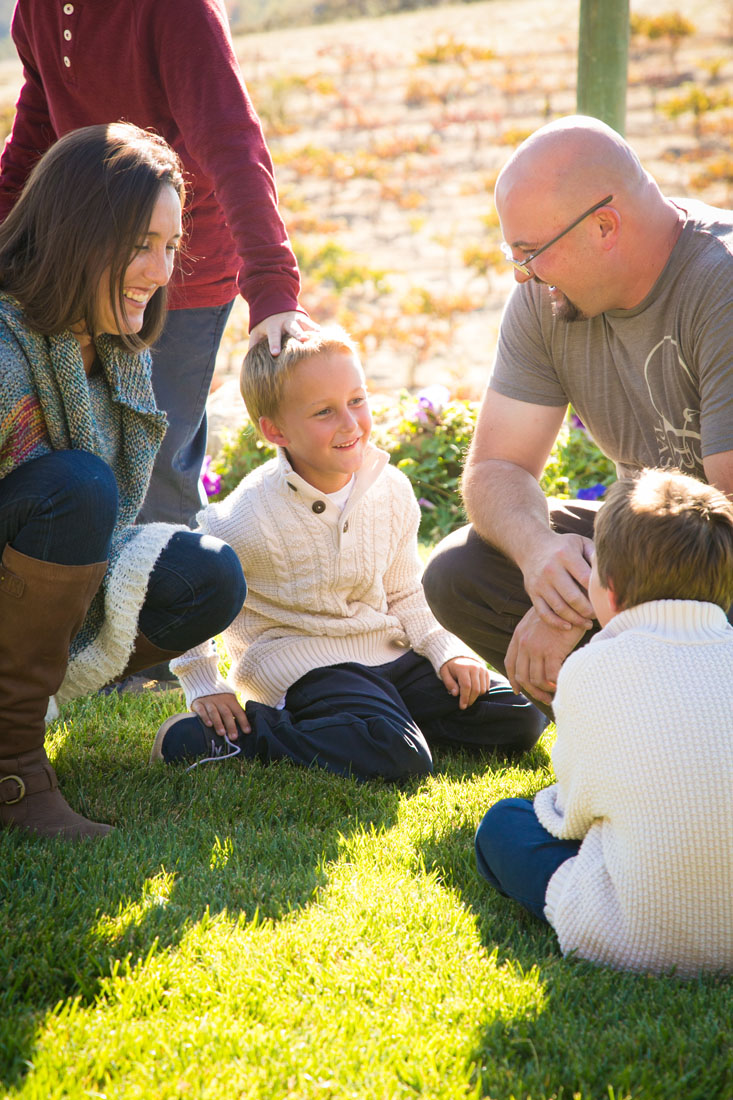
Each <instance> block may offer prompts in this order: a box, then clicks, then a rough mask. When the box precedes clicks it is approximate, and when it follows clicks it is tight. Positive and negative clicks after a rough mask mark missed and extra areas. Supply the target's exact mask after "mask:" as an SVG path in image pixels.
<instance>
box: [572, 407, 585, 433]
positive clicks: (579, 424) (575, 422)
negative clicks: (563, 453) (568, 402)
mask: <svg viewBox="0 0 733 1100" xmlns="http://www.w3.org/2000/svg"><path fill="white" fill-rule="evenodd" d="M570 427H571V428H580V430H581V431H583V432H584V431H585V424H584V423H583V421H582V420H581V419H580V417H579V416H578V414H577V413H576V412H574V413H573V415H572V416H571V417H570Z"/></svg>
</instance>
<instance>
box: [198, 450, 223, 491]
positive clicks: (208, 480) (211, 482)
mask: <svg viewBox="0 0 733 1100" xmlns="http://www.w3.org/2000/svg"><path fill="white" fill-rule="evenodd" d="M201 484H202V485H203V487H204V492H205V493H206V495H207V497H215V496H216V494H217V493H218V492H219V490H220V489H221V474H216V473H213V472H212V470H211V455H207V456H206V458H205V459H204V464H203V466H202V467H201Z"/></svg>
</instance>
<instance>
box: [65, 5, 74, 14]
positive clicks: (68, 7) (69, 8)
mask: <svg viewBox="0 0 733 1100" xmlns="http://www.w3.org/2000/svg"><path fill="white" fill-rule="evenodd" d="M73 14H74V5H73V4H64V15H73Z"/></svg>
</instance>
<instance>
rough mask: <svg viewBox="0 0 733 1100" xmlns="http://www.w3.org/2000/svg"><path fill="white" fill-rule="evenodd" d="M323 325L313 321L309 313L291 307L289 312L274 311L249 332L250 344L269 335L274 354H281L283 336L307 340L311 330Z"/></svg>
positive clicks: (268, 338)
mask: <svg viewBox="0 0 733 1100" xmlns="http://www.w3.org/2000/svg"><path fill="white" fill-rule="evenodd" d="M320 327H321V326H320V325H319V324H317V323H316V322H315V321H311V319H310V317H308V315H307V314H305V313H301V312H300V310H297V309H291V310H288V312H287V313H273V315H272V317H265V319H264V321H260V323H259V325H255V327H254V328H253V329H252V331H251V332H250V334H249V346H250V347H251V348H253V347H254V346H255V344H259V342H260V340H261V339H262V338H263V336H266V337H267V340H268V343H269V345H270V351H271V352H272V354H273V355H279V354H280V348H281V346H282V339H283V336H294V337H295V338H296V340H305V339H307V337H308V333H309V332H317V331H318V329H319V328H320Z"/></svg>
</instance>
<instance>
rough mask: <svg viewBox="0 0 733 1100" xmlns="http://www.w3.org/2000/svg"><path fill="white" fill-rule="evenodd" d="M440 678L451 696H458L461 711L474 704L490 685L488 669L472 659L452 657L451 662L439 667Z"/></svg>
mask: <svg viewBox="0 0 733 1100" xmlns="http://www.w3.org/2000/svg"><path fill="white" fill-rule="evenodd" d="M440 678H441V680H442V681H443V683H444V684H445V686H446V687H447V688H448V691H449V692H450V693H451V695H458V696H459V699H458V706H459V707H460V709H461V710H465V709H466V707H470V706H471V703H475V702H476V700H477V699H478V697H479V695H483V694H484V692H486V691H488V690H489V687H490V685H491V676H490V673H489V670H488V668H487V667H486V665H485V664H482V663H481V662H480V661H477V660H475V658H473V657H454V658H453V660H452V661H446V662H445V664H444V665H442V666H441V669H440Z"/></svg>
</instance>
